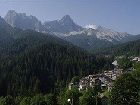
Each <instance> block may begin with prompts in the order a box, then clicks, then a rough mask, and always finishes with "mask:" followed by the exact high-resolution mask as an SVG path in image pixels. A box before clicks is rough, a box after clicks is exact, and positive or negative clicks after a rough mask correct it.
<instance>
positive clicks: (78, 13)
mask: <svg viewBox="0 0 140 105" xmlns="http://www.w3.org/2000/svg"><path fill="white" fill-rule="evenodd" d="M8 10H16V11H17V12H24V13H27V15H34V16H36V17H37V18H38V19H39V20H41V21H48V20H55V19H60V18H62V17H63V16H64V15H66V14H68V15H70V16H71V17H72V18H73V20H74V21H75V22H76V23H77V24H79V25H82V26H85V25H87V24H96V25H101V26H105V27H107V28H111V29H114V30H116V31H121V32H128V33H132V34H140V0H0V16H2V17H4V16H5V14H6V13H7V11H8Z"/></svg>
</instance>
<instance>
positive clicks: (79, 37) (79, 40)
mask: <svg viewBox="0 0 140 105" xmlns="http://www.w3.org/2000/svg"><path fill="white" fill-rule="evenodd" d="M4 19H5V21H6V22H7V23H8V24H10V25H11V26H12V27H17V28H20V29H23V30H26V29H32V30H35V31H38V32H42V33H50V34H51V35H55V36H57V37H59V38H62V39H64V40H66V41H69V42H71V43H72V44H74V45H76V46H79V47H81V48H84V49H87V50H94V49H97V48H103V47H108V46H112V45H114V44H120V43H124V42H128V41H133V40H136V39H138V38H139V37H140V36H139V35H138V36H137V35H136V36H134V35H130V34H128V33H126V32H124V33H123V32H117V31H114V30H112V29H108V28H106V27H102V26H95V25H87V26H86V27H82V26H80V25H77V24H76V23H75V22H74V21H73V20H72V19H71V17H70V16H69V15H65V16H64V17H63V18H62V19H60V20H54V21H47V22H44V23H41V21H39V20H38V19H37V18H36V17H35V16H27V15H26V14H25V13H17V12H15V11H14V10H9V11H8V13H7V15H6V16H5V18H4Z"/></svg>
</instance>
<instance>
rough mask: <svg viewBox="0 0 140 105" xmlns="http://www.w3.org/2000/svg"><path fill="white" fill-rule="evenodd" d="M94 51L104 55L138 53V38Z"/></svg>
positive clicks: (131, 54) (139, 51) (139, 50)
mask: <svg viewBox="0 0 140 105" xmlns="http://www.w3.org/2000/svg"><path fill="white" fill-rule="evenodd" d="M95 53H98V54H103V55H104V54H105V55H115V56H116V55H130V56H139V55H140V40H136V41H131V42H127V43H124V44H119V45H116V46H112V47H108V48H104V49H99V50H96V51H95Z"/></svg>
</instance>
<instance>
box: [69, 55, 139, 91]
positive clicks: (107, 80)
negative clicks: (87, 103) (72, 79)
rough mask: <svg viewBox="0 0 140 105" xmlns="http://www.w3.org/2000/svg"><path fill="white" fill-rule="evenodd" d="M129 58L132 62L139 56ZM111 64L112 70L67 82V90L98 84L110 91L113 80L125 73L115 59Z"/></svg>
mask: <svg viewBox="0 0 140 105" xmlns="http://www.w3.org/2000/svg"><path fill="white" fill-rule="evenodd" d="M120 58H121V57H120ZM129 60H130V61H132V62H140V57H129ZM112 64H113V65H114V69H113V70H106V71H104V72H103V73H100V74H93V75H88V76H86V77H83V78H81V79H80V80H79V83H69V87H68V88H69V90H71V89H72V87H77V88H78V89H79V91H82V90H87V89H88V88H93V87H95V86H97V85H98V86H99V87H100V88H101V90H102V91H103V92H104V91H105V90H107V91H108V92H110V91H111V89H112V86H113V81H115V80H116V79H117V78H118V77H119V76H120V75H122V74H124V73H126V72H124V71H123V69H120V68H119V65H118V62H117V60H115V61H114V62H112ZM133 70H135V69H134V68H129V69H128V71H127V72H131V71H133Z"/></svg>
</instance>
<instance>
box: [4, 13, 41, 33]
mask: <svg viewBox="0 0 140 105" xmlns="http://www.w3.org/2000/svg"><path fill="white" fill-rule="evenodd" d="M4 19H5V21H6V22H7V23H8V24H10V25H11V26H12V27H17V28H20V29H23V30H26V29H32V30H35V31H38V32H41V31H43V26H42V24H41V22H40V21H39V20H38V19H37V18H36V17H35V16H26V14H25V13H16V12H15V11H14V10H9V11H8V13H7V14H6V16H5V18H4Z"/></svg>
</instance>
